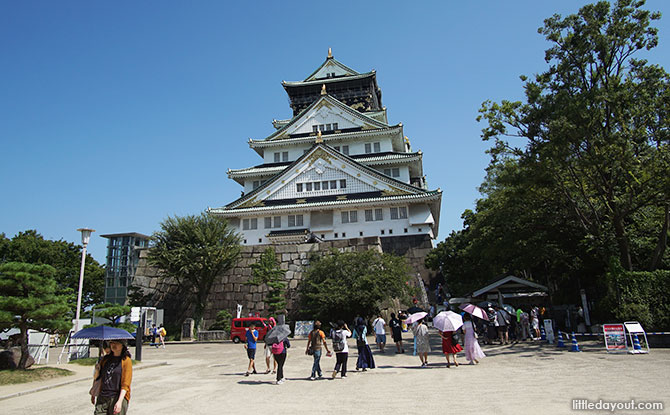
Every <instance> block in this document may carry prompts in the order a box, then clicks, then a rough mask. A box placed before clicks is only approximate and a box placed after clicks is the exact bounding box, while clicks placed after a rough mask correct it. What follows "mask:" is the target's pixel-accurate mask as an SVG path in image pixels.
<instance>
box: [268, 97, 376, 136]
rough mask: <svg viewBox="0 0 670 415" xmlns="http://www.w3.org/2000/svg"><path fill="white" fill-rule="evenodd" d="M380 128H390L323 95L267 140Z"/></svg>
mask: <svg viewBox="0 0 670 415" xmlns="http://www.w3.org/2000/svg"><path fill="white" fill-rule="evenodd" d="M378 128H388V124H386V123H384V122H381V121H379V120H376V119H374V118H371V117H369V116H367V115H365V114H362V113H360V112H358V111H356V110H352V109H351V108H350V107H348V106H347V105H346V104H343V103H342V102H340V101H338V100H337V99H335V98H333V97H332V96H329V95H323V96H321V98H319V99H318V100H317V101H315V102H314V104H312V105H310V106H309V107H308V108H306V109H305V110H304V111H303V112H301V113H300V114H298V115H297V116H296V117H295V118H294V119H293V120H291V122H289V123H288V124H286V125H284V126H283V127H282V128H280V129H279V130H278V131H276V132H275V133H274V134H272V135H270V136H269V137H267V138H266V140H280V139H283V138H289V137H291V136H293V135H304V134H311V133H316V132H317V131H319V130H321V131H341V130H349V129H362V130H372V129H378Z"/></svg>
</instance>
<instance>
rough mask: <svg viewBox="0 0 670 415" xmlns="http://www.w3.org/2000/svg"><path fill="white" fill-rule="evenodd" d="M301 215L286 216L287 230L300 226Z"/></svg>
mask: <svg viewBox="0 0 670 415" xmlns="http://www.w3.org/2000/svg"><path fill="white" fill-rule="evenodd" d="M302 223H303V221H302V215H288V226H289V228H294V227H296V226H302Z"/></svg>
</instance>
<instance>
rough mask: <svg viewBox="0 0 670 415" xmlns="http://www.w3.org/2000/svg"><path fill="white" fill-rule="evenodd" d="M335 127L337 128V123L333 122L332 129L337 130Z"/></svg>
mask: <svg viewBox="0 0 670 415" xmlns="http://www.w3.org/2000/svg"><path fill="white" fill-rule="evenodd" d="M337 129H338V128H337V123H336V122H334V123H333V130H337Z"/></svg>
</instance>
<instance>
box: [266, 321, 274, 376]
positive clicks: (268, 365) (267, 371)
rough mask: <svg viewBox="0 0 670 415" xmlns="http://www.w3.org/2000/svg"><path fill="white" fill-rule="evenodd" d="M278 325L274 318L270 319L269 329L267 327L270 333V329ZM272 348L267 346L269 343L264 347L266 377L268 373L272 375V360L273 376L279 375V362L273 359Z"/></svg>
mask: <svg viewBox="0 0 670 415" xmlns="http://www.w3.org/2000/svg"><path fill="white" fill-rule="evenodd" d="M276 324H277V322H276V321H275V319H274V317H270V323H269V324H268V327H267V329H268V331H270V329H271V328H273V327H274V326H275V325H276ZM271 346H272V345H270V344H267V343H265V345H264V346H263V351H264V353H263V354H264V355H265V374H266V375H267V374H268V373H270V359H272V362H273V363H272V374H273V375H274V374H275V373H277V361H276V360H275V359H274V358H272V350H271Z"/></svg>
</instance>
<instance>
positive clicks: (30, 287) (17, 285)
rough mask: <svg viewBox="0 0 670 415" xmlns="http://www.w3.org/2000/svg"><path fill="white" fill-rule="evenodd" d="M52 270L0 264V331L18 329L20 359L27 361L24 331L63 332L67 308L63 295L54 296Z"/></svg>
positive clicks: (23, 365) (22, 366) (68, 316)
mask: <svg viewBox="0 0 670 415" xmlns="http://www.w3.org/2000/svg"><path fill="white" fill-rule="evenodd" d="M55 274H56V270H55V269H54V268H53V267H52V266H49V265H33V264H26V263H20V262H7V263H5V264H2V265H0V292H2V296H0V330H4V329H7V328H12V327H18V328H19V330H20V331H21V337H20V339H19V342H20V345H21V359H20V360H19V364H18V368H19V369H25V368H26V362H27V361H28V343H27V340H28V330H29V329H33V330H39V331H43V332H47V333H54V332H67V330H68V329H69V328H70V325H71V323H70V319H71V318H72V315H71V314H70V306H69V305H68V299H69V298H68V296H67V295H56V292H57V291H58V288H57V284H56V281H55V279H54V277H55Z"/></svg>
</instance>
